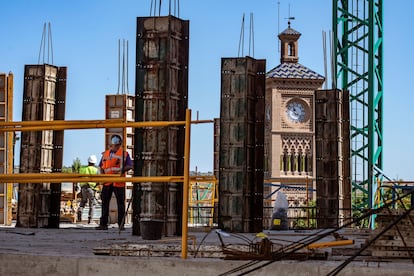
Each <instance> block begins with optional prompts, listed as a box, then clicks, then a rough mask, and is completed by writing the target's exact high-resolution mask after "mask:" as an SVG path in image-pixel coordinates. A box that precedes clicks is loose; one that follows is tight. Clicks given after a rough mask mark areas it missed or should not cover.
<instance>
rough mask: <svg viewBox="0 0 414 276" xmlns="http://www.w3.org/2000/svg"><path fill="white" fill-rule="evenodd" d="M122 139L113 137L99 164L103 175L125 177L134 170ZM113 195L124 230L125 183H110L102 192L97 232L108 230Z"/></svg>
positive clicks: (119, 223) (116, 136)
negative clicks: (123, 146)
mask: <svg viewBox="0 0 414 276" xmlns="http://www.w3.org/2000/svg"><path fill="white" fill-rule="evenodd" d="M121 145H122V137H121V136H120V135H118V134H114V135H112V136H111V145H110V148H109V149H108V150H106V151H105V152H104V153H103V155H102V159H101V161H100V162H99V167H100V168H101V174H117V175H120V176H124V175H125V173H126V172H127V171H129V170H131V169H132V168H133V162H132V160H131V157H130V156H129V154H128V152H126V151H124V149H123V148H122V146H121ZM112 193H114V194H115V197H116V203H117V207H118V227H119V229H120V230H124V225H123V222H124V215H125V182H108V183H104V185H103V187H102V191H101V199H102V214H101V219H100V223H99V226H98V227H96V228H95V229H97V230H107V229H108V217H109V203H110V201H111V197H112Z"/></svg>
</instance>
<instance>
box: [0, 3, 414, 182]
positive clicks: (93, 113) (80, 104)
mask: <svg viewBox="0 0 414 276" xmlns="http://www.w3.org/2000/svg"><path fill="white" fill-rule="evenodd" d="M151 2H153V1H151V0H139V1H138V0H135V1H133V0H86V1H85V0H71V1H57V0H53V1H52V0H42V1H34V0H14V1H3V2H2V4H1V6H0V14H1V16H0V26H1V39H0V72H4V73H7V72H10V71H11V72H12V73H13V74H14V78H15V79H14V106H13V108H14V112H13V113H14V118H13V120H14V121H21V113H22V111H21V109H22V91H23V72H24V66H25V65H26V64H37V63H38V55H39V50H40V44H41V38H42V33H43V25H44V23H49V22H50V24H51V30H52V45H53V64H54V65H56V66H66V67H68V82H67V98H66V119H67V120H92V119H104V118H105V95H107V94H116V93H117V91H118V40H119V39H121V40H122V39H126V40H128V42H129V83H128V87H129V94H130V95H134V75H135V42H136V40H135V34H136V18H137V17H140V16H150V15H151V14H150V6H151ZM156 2H159V1H156ZM162 2H163V4H162V7H161V15H167V14H168V1H162ZM171 2H172V4H173V5H174V2H178V1H174V0H172V1H171ZM179 2H180V9H179V17H180V18H182V19H186V20H189V21H190V60H189V61H190V66H189V108H191V109H192V113H193V119H195V117H196V113H197V112H198V114H199V119H214V118H217V117H219V113H220V62H221V58H222V57H237V56H239V43H240V32H241V27H242V17H243V13H244V14H245V25H244V34H245V35H244V37H245V39H244V41H243V44H244V51H243V52H241V53H240V56H246V55H250V56H253V57H255V58H258V59H266V64H267V71H269V70H270V69H272V68H274V67H276V66H277V65H278V64H279V62H280V61H279V59H280V56H279V55H280V54H279V52H278V39H277V34H278V32H281V31H283V30H284V29H285V28H286V27H287V19H286V18H287V17H289V16H293V17H295V20H293V22H292V27H293V28H294V29H296V30H297V31H299V32H301V33H302V36H301V38H300V40H299V62H300V63H301V64H303V65H305V66H306V67H309V68H311V69H312V70H314V71H316V72H318V73H319V74H321V75H324V69H323V68H324V65H323V64H324V63H323V50H322V49H323V48H322V31H326V32H329V30H331V29H332V3H331V2H332V1H330V0H313V1H309V0H290V1H286V0H279V1H277V0H272V1H270V0H269V1H268V0H255V1H253V0H221V1H218V0H208V1H195V0H181V1H179ZM278 2H279V3H280V4H278ZM157 8H158V7H157ZM413 8H414V1H410V0H398V1H386V0H384V131H383V132H384V152H383V153H384V172H385V173H386V174H387V175H388V176H389V177H391V178H398V179H404V180H414V166H413V164H412V160H413V156H414V147H413V145H412V144H413V143H412V142H410V141H412V137H411V136H412V135H413V129H414V127H413V124H412V118H413V117H414V108H412V107H411V104H412V102H414V96H413V95H414V94H413V93H410V91H409V87H410V86H411V85H410V79H411V77H412V76H411V70H410V68H411V62H412V61H414V58H413V55H414V53H413V51H412V49H411V45H412V41H411V40H412V38H411V37H412V30H411V27H410V26H411V23H410V21H409V19H410V18H411V11H412V10H413ZM251 13H252V14H253V27H252V29H253V34H254V38H253V39H251V41H253V46H250V51H249V29H250V14H251ZM157 14H158V13H157ZM175 15H176V16H178V13H175ZM253 48H254V51H253ZM46 60H47V59H46ZM49 62H50V63H51V58H49ZM40 63H43V62H42V61H41V62H40ZM328 77H329V78H330V76H328ZM191 138H192V140H191V165H190V167H191V169H192V170H195V169H196V167H197V169H198V171H212V170H213V125H212V124H202V125H193V126H192V136H191ZM19 146H20V145H18V147H19ZM103 149H104V130H103V129H98V130H70V131H65V144H64V165H66V166H70V165H71V164H72V162H73V160H74V159H75V158H77V157H78V158H80V159H81V161H82V162H86V160H87V157H88V156H89V155H90V154H96V155H98V156H100V153H101V152H102V151H103ZM16 160H17V162H18V160H19V156H18V155H17V156H16Z"/></svg>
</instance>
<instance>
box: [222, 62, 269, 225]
mask: <svg viewBox="0 0 414 276" xmlns="http://www.w3.org/2000/svg"><path fill="white" fill-rule="evenodd" d="M265 64H266V63H265V60H256V59H252V58H249V57H246V58H222V65H221V72H222V73H221V105H220V138H219V141H220V145H219V149H220V156H219V167H220V168H219V183H220V185H219V191H220V192H219V198H220V199H219V225H220V227H221V228H223V229H227V230H230V231H234V232H258V231H261V230H262V227H263V226H262V221H263V146H264V91H265V90H264V89H265V77H264V72H265V67H266V66H265Z"/></svg>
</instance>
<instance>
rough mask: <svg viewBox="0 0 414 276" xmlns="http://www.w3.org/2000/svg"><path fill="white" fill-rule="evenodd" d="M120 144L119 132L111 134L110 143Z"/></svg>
mask: <svg viewBox="0 0 414 276" xmlns="http://www.w3.org/2000/svg"><path fill="white" fill-rule="evenodd" d="M120 144H122V137H121V135H119V134H114V135H112V136H111V145H120Z"/></svg>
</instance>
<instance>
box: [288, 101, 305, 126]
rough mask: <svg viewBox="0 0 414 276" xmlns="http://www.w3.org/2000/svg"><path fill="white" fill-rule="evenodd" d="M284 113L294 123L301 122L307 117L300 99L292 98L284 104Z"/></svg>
mask: <svg viewBox="0 0 414 276" xmlns="http://www.w3.org/2000/svg"><path fill="white" fill-rule="evenodd" d="M286 115H287V117H288V118H289V120H290V121H292V122H294V123H302V122H304V121H306V119H307V117H308V116H307V109H306V107H305V104H304V103H303V102H302V101H298V100H292V101H290V102H288V104H287V105H286Z"/></svg>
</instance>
